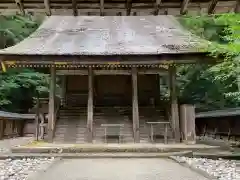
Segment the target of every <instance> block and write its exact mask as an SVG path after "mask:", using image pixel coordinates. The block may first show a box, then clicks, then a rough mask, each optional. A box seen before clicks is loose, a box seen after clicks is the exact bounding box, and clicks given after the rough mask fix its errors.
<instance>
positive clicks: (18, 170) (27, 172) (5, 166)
mask: <svg viewBox="0 0 240 180" xmlns="http://www.w3.org/2000/svg"><path fill="white" fill-rule="evenodd" d="M53 161H54V158H51V159H48V158H44V159H30V158H26V159H18V160H12V159H7V160H2V161H0V180H26V179H27V178H28V177H30V176H31V175H33V173H34V172H37V171H38V170H41V169H43V168H46V167H48V166H49V165H50V164H51V163H53Z"/></svg>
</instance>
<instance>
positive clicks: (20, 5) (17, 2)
mask: <svg viewBox="0 0 240 180" xmlns="http://www.w3.org/2000/svg"><path fill="white" fill-rule="evenodd" d="M15 3H16V4H17V7H18V8H19V10H20V12H21V14H23V15H25V10H24V5H23V1H22V0H15Z"/></svg>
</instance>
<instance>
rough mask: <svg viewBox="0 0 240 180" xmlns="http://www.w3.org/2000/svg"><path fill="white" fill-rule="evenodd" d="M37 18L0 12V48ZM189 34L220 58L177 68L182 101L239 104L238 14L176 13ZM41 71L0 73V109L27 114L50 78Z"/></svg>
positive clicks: (204, 106)
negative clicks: (197, 38) (203, 14)
mask: <svg viewBox="0 0 240 180" xmlns="http://www.w3.org/2000/svg"><path fill="white" fill-rule="evenodd" d="M41 21H42V19H36V18H35V17H32V16H24V17H23V16H18V15H13V16H0V49H2V48H7V47H9V46H12V45H14V44H16V43H18V42H20V41H21V40H23V39H24V38H26V37H27V36H29V35H30V34H31V33H32V32H34V31H35V30H36V29H37V28H38V27H39V25H40V24H41ZM179 22H180V23H181V24H182V25H183V26H184V27H185V28H187V29H188V30H189V31H191V32H192V33H194V34H196V35H197V36H200V37H202V38H205V39H207V40H209V41H210V42H211V43H209V44H208V45H207V48H206V51H208V52H210V54H211V56H214V57H217V58H219V57H223V58H224V61H222V62H221V63H219V64H214V65H212V64H211V65H209V64H194V65H184V66H178V68H177V69H178V76H177V77H178V90H179V100H180V102H181V103H191V104H195V105H196V109H197V111H206V110H213V109H223V108H230V107H238V106H239V105H240V14H222V15H213V16H197V17H188V16H183V17H179ZM45 72H47V71H46V70H44V69H17V68H16V69H7V71H6V72H1V73H0V110H6V111H12V112H27V111H28V109H29V108H31V107H32V106H33V97H36V96H37V95H39V96H42V97H44V96H47V92H48V84H49V83H48V82H49V79H48V78H49V76H48V74H47V73H45Z"/></svg>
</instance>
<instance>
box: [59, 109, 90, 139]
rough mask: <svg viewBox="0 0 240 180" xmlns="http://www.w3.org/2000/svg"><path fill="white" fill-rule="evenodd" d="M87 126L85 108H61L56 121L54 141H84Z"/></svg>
mask: <svg viewBox="0 0 240 180" xmlns="http://www.w3.org/2000/svg"><path fill="white" fill-rule="evenodd" d="M86 126H87V109H86V108H80V107H71V108H61V109H60V110H59V119H58V120H57V122H56V129H55V136H54V142H59V143H63V142H64V143H84V142H85V138H86V137H85V136H86Z"/></svg>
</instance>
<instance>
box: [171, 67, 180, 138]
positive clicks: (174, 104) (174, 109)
mask: <svg viewBox="0 0 240 180" xmlns="http://www.w3.org/2000/svg"><path fill="white" fill-rule="evenodd" d="M176 84H177V82H176V67H175V66H169V85H170V101H171V124H172V128H173V132H174V138H175V141H176V142H180V127H179V110H178V99H177V89H176Z"/></svg>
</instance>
